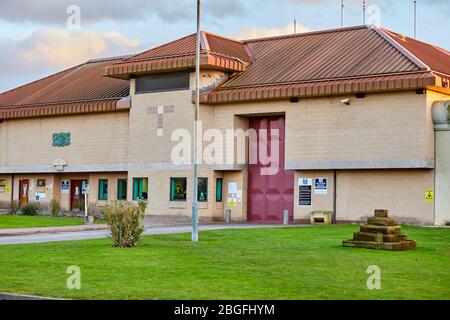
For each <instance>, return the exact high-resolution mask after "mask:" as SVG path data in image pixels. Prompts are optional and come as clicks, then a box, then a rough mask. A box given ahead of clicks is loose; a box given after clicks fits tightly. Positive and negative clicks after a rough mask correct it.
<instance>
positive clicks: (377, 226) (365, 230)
mask: <svg viewBox="0 0 450 320" xmlns="http://www.w3.org/2000/svg"><path fill="white" fill-rule="evenodd" d="M343 245H344V247H357V248H368V249H381V250H392V251H401V250H410V249H415V248H416V242H415V241H413V240H408V239H407V236H406V235H405V234H403V233H401V226H398V225H396V223H395V221H394V220H393V219H391V218H389V213H388V211H387V210H375V215H374V217H371V218H369V219H367V224H366V225H363V226H361V229H360V232H356V233H355V234H353V239H352V240H348V241H344V242H343Z"/></svg>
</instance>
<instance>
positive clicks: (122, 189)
mask: <svg viewBox="0 0 450 320" xmlns="http://www.w3.org/2000/svg"><path fill="white" fill-rule="evenodd" d="M127 187H128V183H127V179H119V180H117V200H127Z"/></svg>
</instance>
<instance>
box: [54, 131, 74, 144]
mask: <svg viewBox="0 0 450 320" xmlns="http://www.w3.org/2000/svg"><path fill="white" fill-rule="evenodd" d="M70 142H71V134H70V132H58V133H54V134H53V144H52V145H53V146H54V147H59V148H62V147H67V146H70Z"/></svg>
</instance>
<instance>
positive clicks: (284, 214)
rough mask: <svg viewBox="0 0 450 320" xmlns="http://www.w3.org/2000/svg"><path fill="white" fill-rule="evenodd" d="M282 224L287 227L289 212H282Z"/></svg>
mask: <svg viewBox="0 0 450 320" xmlns="http://www.w3.org/2000/svg"><path fill="white" fill-rule="evenodd" d="M283 224H284V225H285V226H287V225H288V224H289V211H288V210H284V212H283Z"/></svg>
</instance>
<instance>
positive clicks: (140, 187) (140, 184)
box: [133, 178, 148, 200]
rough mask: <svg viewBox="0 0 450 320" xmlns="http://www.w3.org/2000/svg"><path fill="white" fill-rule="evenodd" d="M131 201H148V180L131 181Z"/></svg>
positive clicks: (136, 179) (137, 179) (135, 179)
mask: <svg viewBox="0 0 450 320" xmlns="http://www.w3.org/2000/svg"><path fill="white" fill-rule="evenodd" d="M133 200H148V178H134V179H133Z"/></svg>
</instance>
